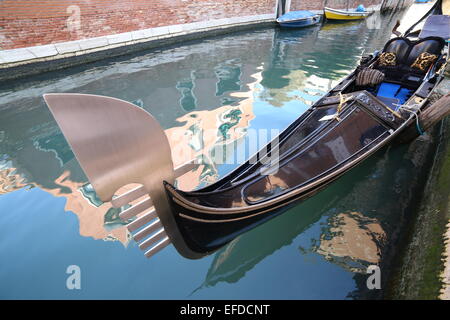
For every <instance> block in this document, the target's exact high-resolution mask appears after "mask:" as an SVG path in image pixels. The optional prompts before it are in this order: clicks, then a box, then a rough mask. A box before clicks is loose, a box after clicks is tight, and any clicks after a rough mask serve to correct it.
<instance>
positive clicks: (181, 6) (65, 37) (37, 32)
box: [0, 0, 276, 50]
mask: <svg viewBox="0 0 450 320" xmlns="http://www.w3.org/2000/svg"><path fill="white" fill-rule="evenodd" d="M275 4H276V0H220V1H217V0H3V1H0V49H3V50H4V49H13V48H23V47H29V46H36V45H44V44H49V43H55V42H63V41H71V40H79V39H84V38H92V37H98V36H104V35H110V34H115V33H121V32H129V31H133V30H140V29H146V28H152V27H158V26H166V25H173V24H182V23H189V22H198V21H207V20H212V19H220V18H230V17H237V16H252V15H259V14H270V13H273V12H274V8H275Z"/></svg>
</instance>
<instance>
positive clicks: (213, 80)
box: [0, 17, 426, 298]
mask: <svg viewBox="0 0 450 320" xmlns="http://www.w3.org/2000/svg"><path fill="white" fill-rule="evenodd" d="M385 19H386V20H385V24H386V25H389V24H392V23H394V22H395V19H393V18H391V17H386V18H385ZM386 37H387V35H386V34H385V32H384V31H383V30H368V29H367V28H366V27H365V24H364V22H352V23H349V24H343V25H339V26H331V25H325V26H324V27H322V28H321V26H316V27H312V28H308V29H303V30H280V29H270V28H269V29H262V30H256V31H252V32H243V33H239V34H236V35H231V36H226V37H225V36H224V37H218V38H214V39H209V40H204V41H197V42H192V43H190V44H188V45H186V46H182V47H172V48H167V49H164V50H155V51H151V52H147V53H138V54H136V55H131V56H124V57H120V58H115V59H110V60H107V61H103V62H98V63H93V64H89V65H85V66H80V67H75V68H70V69H67V70H64V71H60V72H52V73H47V74H43V75H40V76H36V77H33V78H30V79H28V80H27V81H14V82H10V83H2V84H0V110H2V114H1V116H0V204H4V205H6V206H8V205H9V203H7V202H8V201H11V200H8V199H9V198H7V197H4V195H8V194H11V193H12V192H13V191H17V190H20V189H23V188H38V189H40V190H43V191H44V192H46V193H47V194H50V195H52V197H51V198H49V199H50V200H48V199H47V200H45V201H46V202H44V203H40V204H41V205H42V206H44V207H45V208H52V207H53V206H54V204H55V203H56V201H57V200H56V199H65V205H64V211H70V212H73V213H74V214H75V215H76V216H77V219H78V222H79V234H80V235H81V236H82V237H87V238H91V239H96V240H103V241H115V242H117V243H118V244H119V245H120V246H119V249H115V250H121V251H120V252H123V251H124V248H126V247H130V235H129V233H128V232H127V231H126V229H125V228H124V226H123V223H122V222H121V221H120V220H119V219H118V214H119V212H120V209H113V208H112V207H111V206H110V205H108V204H104V203H101V201H99V200H98V198H97V197H96V195H95V193H94V192H93V190H92V188H91V186H90V185H89V184H88V183H87V179H86V177H85V175H84V173H83V172H82V170H81V168H80V167H79V165H78V163H77V161H76V159H75V158H74V155H73V153H72V152H71V150H70V148H69V146H68V145H67V143H66V141H65V139H64V137H63V136H62V134H61V132H60V131H59V129H58V127H57V125H56V123H55V122H54V120H53V118H52V116H51V115H50V113H49V111H48V110H47V108H46V106H45V104H44V102H43V100H42V94H44V93H47V92H80V93H90V94H100V95H108V96H113V97H117V98H120V99H124V100H127V101H130V102H133V103H134V104H136V105H138V106H140V107H141V108H144V109H145V110H147V111H149V112H150V113H152V114H153V115H154V116H155V117H156V118H157V120H158V121H159V122H160V123H161V125H162V126H163V128H164V129H165V131H166V134H167V136H168V137H169V142H170V144H171V147H172V151H173V159H174V162H175V164H181V163H182V162H184V161H185V160H190V159H186V155H188V156H189V157H194V158H195V157H202V158H203V159H204V160H205V159H206V160H207V161H205V162H206V164H205V165H203V166H201V167H199V168H198V169H196V170H194V171H191V172H189V173H188V174H186V175H185V176H183V177H182V178H180V179H179V180H178V181H177V186H178V187H179V188H181V189H184V190H191V189H195V188H198V187H199V186H202V185H206V184H209V183H212V182H214V181H216V180H217V179H219V178H220V177H221V176H223V175H224V174H226V173H227V172H229V170H231V169H232V168H233V167H235V166H236V164H231V165H230V164H221V163H217V162H215V161H214V152H215V151H214V150H216V148H217V147H221V146H224V145H227V144H233V145H234V146H235V148H234V149H233V148H231V149H232V150H231V151H230V152H231V153H233V152H235V151H236V150H237V149H239V148H241V147H242V145H244V144H245V142H246V139H248V134H247V133H248V131H249V130H251V129H255V130H257V129H278V130H281V129H283V128H285V127H286V126H287V125H289V124H290V123H291V122H292V121H293V120H294V119H295V118H297V117H298V116H299V115H300V114H301V113H302V112H304V110H306V109H307V108H308V107H309V106H310V105H312V104H313V103H314V102H315V101H316V100H317V99H318V98H320V96H322V95H323V94H324V93H325V92H326V91H328V90H329V89H330V88H331V87H333V86H334V85H335V84H336V81H338V80H339V79H340V78H341V77H343V76H345V75H346V74H347V73H348V71H349V70H351V69H352V68H353V67H354V66H355V65H356V63H357V61H358V59H359V56H360V55H361V53H362V51H363V50H366V51H368V52H370V51H373V50H374V49H376V48H379V47H380V46H381V45H382V44H383V43H384V41H385V40H386ZM152 152H154V151H152ZM405 152H406V151H405V150H402V149H400V150H397V151H393V152H390V153H389V152H388V153H385V151H383V152H381V153H379V154H378V156H377V157H375V158H374V159H373V160H371V161H368V162H366V163H365V164H363V165H362V166H360V167H358V168H356V169H355V170H354V171H352V174H351V175H347V176H345V177H344V178H342V179H341V180H339V181H338V182H337V183H335V184H333V185H332V186H331V187H330V188H328V189H326V190H325V191H324V192H321V193H319V194H318V195H317V196H316V197H314V198H312V199H310V200H308V201H307V202H305V203H304V204H302V205H300V206H297V207H292V208H291V209H290V210H289V211H288V212H287V213H285V214H284V215H282V216H280V217H279V218H276V219H274V220H272V221H270V222H268V223H266V224H264V225H262V226H260V227H258V228H257V229H255V230H253V231H251V232H249V233H246V234H244V235H242V236H241V237H239V238H237V239H235V240H234V241H233V242H232V243H230V244H229V245H228V246H226V247H225V248H223V249H221V250H220V251H219V252H218V253H217V254H215V255H214V257H210V258H209V260H208V259H205V260H203V261H204V262H202V263H206V264H208V265H206V266H205V268H204V269H199V271H197V269H196V268H191V269H189V268H185V266H186V265H189V263H191V262H188V261H185V260H184V259H182V258H180V257H178V256H176V255H172V256H169V257H166V256H164V255H162V256H159V257H160V258H159V259H161V260H160V261H162V262H161V263H163V264H164V265H165V266H169V265H170V266H179V267H180V268H181V269H180V270H183V272H182V273H183V275H184V276H187V278H191V277H190V276H189V275H192V279H193V280H192V283H190V284H189V285H187V284H185V285H184V286H183V285H182V284H180V283H177V284H174V285H172V286H164V287H168V289H167V290H169V292H170V293H171V294H172V295H169V297H172V296H176V297H186V296H187V295H188V294H190V293H192V292H193V290H194V289H195V288H197V287H198V290H196V291H194V293H193V294H192V297H200V298H201V297H210V296H208V295H209V294H211V292H214V291H210V290H213V289H214V287H218V286H222V285H223V284H225V283H226V284H230V283H233V284H235V285H239V286H241V287H245V286H247V287H249V288H251V287H252V285H255V283H256V282H252V284H248V283H246V282H245V281H244V280H243V279H245V278H246V277H245V275H247V274H249V273H253V274H254V272H261V277H263V278H264V277H266V271H267V269H266V268H268V267H266V266H265V264H264V262H265V261H267V260H269V259H268V258H269V257H274V256H277V257H278V258H277V259H281V261H284V262H283V263H286V264H290V263H291V261H295V263H297V266H298V267H299V268H303V269H305V268H306V269H308V268H309V267H308V265H307V264H306V262H305V261H314V262H313V264H314V266H320V267H318V268H312V269H308V270H309V271H308V272H309V273H314V272H316V273H320V272H322V273H321V274H322V275H324V274H328V273H326V271H324V270H325V269H326V268H331V266H335V265H336V266H337V267H338V268H340V269H342V270H345V272H348V271H349V270H350V271H352V272H356V271H357V270H356V269H355V267H354V262H355V261H357V262H358V263H360V264H361V265H359V268H360V267H362V265H363V264H365V263H366V262H367V263H374V262H375V261H376V263H380V264H382V263H383V261H384V260H383V259H384V256H385V255H386V252H387V250H388V249H386V248H389V245H388V244H389V243H391V242H392V241H393V239H395V237H396V232H397V229H396V225H397V224H400V222H401V219H403V217H402V216H401V215H398V216H396V215H395V213H397V212H403V211H404V210H406V209H405V208H407V207H408V204H409V202H410V200H411V195H412V193H413V192H414V191H415V190H417V188H418V185H419V184H418V181H419V180H418V179H419V178H417V177H414V175H412V174H411V173H412V172H415V171H414V170H417V168H422V166H423V165H424V163H426V158H424V159H422V160H420V161H417V160H414V161H415V162H414V164H411V160H410V159H409V158H408V156H405V157H406V158H404V159H403V158H402V157H403V156H404V154H407V155H409V154H411V152H409V151H408V152H406V153H405ZM233 156H234V155H233V154H225V155H224V157H225V158H231V157H233ZM414 159H416V158H414ZM405 185H406V186H407V187H405ZM25 199H29V203H24V206H25V205H28V204H30V205H31V206H33V205H34V204H35V203H34V202H33V201H37V200H36V199H34V198H33V199H32V198H31V197H29V198H25ZM379 199H391V201H388V200H386V201H383V203H380V200H379ZM25 202H26V201H25ZM9 210H10V212H9V213H10V214H11V215H16V216H17V218H18V219H21V220H22V221H21V223H23V224H29V223H30V221H28V220H27V219H26V218H23V217H21V216H20V215H21V214H23V213H22V212H21V208H17V207H10V208H9ZM352 212H358V213H352ZM61 214H64V213H63V212H61ZM339 221H340V222H341V223H343V225H339V223H338V222H339ZM48 223H49V224H52V223H53V222H51V221H49V222H48ZM339 226H341V227H343V226H346V227H345V228H343V229H342V230H338V229H339ZM2 227H4V228H11V226H9V225H6V224H5V225H3V226H2ZM74 227H75V226H74ZM322 229H323V230H322ZM347 229H351V232H350V233H348V232H347V231H346V230H347ZM336 232H337V233H342V234H341V235H340V236H335V237H331V236H330V234H334V233H336ZM357 236H359V238H358V239H356V238H354V237H357ZM369 238H370V239H372V240H373V241H372V242H371V240H370V239H369ZM374 239H375V240H376V241H375V240H374ZM379 239H386V240H383V241H381V240H379ZM7 241H12V242H16V243H17V242H21V243H22V242H24V241H26V240H25V239H24V238H17V239H11V240H7ZM36 241H37V242H38V241H39V239H36ZM42 241H43V240H42ZM71 241H72V242H74V243H75V240H71ZM360 241H362V242H364V243H365V247H366V248H369V249H367V250H366V251H364V252H360V251H358V250H359V249H358V247H356V246H357V243H358V242H360ZM56 245H57V244H52V243H46V244H45V250H46V252H48V254H49V255H51V254H52V252H53V251H52V250H54V248H55V246H56ZM104 246H105V247H104V248H106V246H108V248H111V246H112V244H111V243H109V242H108V243H105V244H104ZM2 248H4V247H2ZM9 248H10V249H8V250H13V249H14V246H13V245H10V246H9ZM283 248H289V249H292V250H291V251H289V252H290V255H289V257H284V258H280V257H279V255H281V254H282V253H283V252H284V251H283V250H282V249H283ZM299 248H302V249H301V250H299ZM2 250H6V249H2ZM65 250H67V252H68V253H67V255H69V254H70V253H71V252H72V253H73V252H75V251H76V250H77V249H76V248H67V249H65ZM104 250H105V252H106V251H107V250H106V249H104ZM345 250H347V251H345ZM93 252H94V248H92V252H89V249H88V251H87V252H86V253H84V256H86V257H88V256H89V255H90V254H93ZM95 252H96V255H99V257H100V258H101V257H102V254H101V251H95ZM9 253H10V251H4V252H2V253H1V254H2V255H3V254H9ZM105 254H106V253H105ZM139 255H142V254H141V253H139ZM325 257H326V258H327V259H328V260H327V259H325ZM86 259H88V258H86ZM284 259H285V260H284ZM380 259H381V260H380ZM174 262H175V263H174ZM146 263H147V261H146ZM209 264H210V265H209ZM7 268H8V269H5V270H6V271H5V272H6V273H1V272H0V280H1V279H3V280H5V282H6V279H7V276H6V274H8V275H13V276H14V275H17V277H19V276H20V273H19V272H18V271H15V270H14V269H13V268H12V267H9V266H8V267H7ZM352 268H353V269H352ZM269 269H270V268H269ZM306 269H305V270H306ZM180 270H174V271H173V272H174V273H177V274H178V273H179V271H180ZM201 270H204V273H201V272H202V271H201ZM206 270H207V271H206ZM147 271H148V270H147ZM147 271H146V270H143V271H141V272H140V273H139V272H136V274H135V275H132V276H135V277H141V278H140V279H142V278H145V279H151V280H152V281H157V280H156V278H155V277H158V274H156V275H149V273H148V272H147ZM271 274H272V275H273V277H275V278H274V282H276V277H282V276H286V277H288V278H289V279H288V280H286V281H288V282H289V283H290V282H292V281H294V282H298V283H300V284H301V283H303V282H305V281H307V277H308V275H305V274H299V272H298V271H297V270H291V271H286V272H285V275H279V274H278V275H274V274H273V273H271ZM194 275H196V276H194ZM46 276H47V277H50V274H48V275H46V274H43V275H42V277H44V278H45V277H46ZM168 276H169V275H168ZM13 278H14V277H13ZM195 279H203V281H201V280H199V281H197V280H195ZM340 279H341V280H335V281H341V282H342V283H344V282H345V283H346V287H345V288H347V289H345V290H344V289H343V291H345V292H335V293H334V294H333V295H332V297H345V296H346V295H347V293H348V290H353V289H354V288H355V287H358V288H359V290H360V291H364V290H363V288H360V287H361V286H360V285H359V282H361V281H362V280H361V281H359V280H358V279H359V278H357V277H356V276H355V278H354V279H352V278H351V280H348V279H349V278H348V277H347V275H346V274H342V276H341V278H340ZM186 281H187V280H186ZM248 281H251V280H248ZM138 282H139V283H140V280H139V281H138V279H136V283H138ZM279 283H283V282H282V281H281V280H280V281H279ZM273 285H274V286H276V284H275V283H274V284H273ZM315 285H316V284H310V286H307V285H305V291H304V292H303V291H302V292H301V293H300V292H296V291H291V292H289V291H288V290H287V289H286V290H287V291H286V292H283V293H280V292H278V293H277V295H276V296H272V295H268V296H265V297H269V298H270V297H271V298H274V297H276V298H282V297H309V295H308V294H310V293H311V292H312V291H313V290H314V289H313V288H314V287H315ZM322 285H325V286H326V285H327V284H326V283H324V284H322ZM328 285H329V284H328ZM136 286H138V287H139V285H136ZM142 286H143V285H142ZM349 288H350V289H349ZM352 288H353V289H352ZM36 290H37V289H36ZM55 290H56V289H55ZM232 291H233V292H235V290H232ZM36 292H37V291H36ZM142 292H143V293H142V297H144V296H145V297H147V295H146V294H149V293H148V292H149V290H148V287H142ZM225 292H227V290H225V289H224V288H223V287H220V292H219V291H217V292H216V297H218V298H221V297H225V294H226V293H225ZM241 292H245V290H243V291H241ZM156 294H157V293H156V292H155V295H156ZM117 296H118V297H120V292H118V293H117ZM324 296H325V295H320V292H318V293H317V297H324ZM139 297H141V296H139ZM247 297H254V296H252V295H251V294H249V295H248V296H247Z"/></svg>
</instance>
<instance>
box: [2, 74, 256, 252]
mask: <svg viewBox="0 0 450 320" xmlns="http://www.w3.org/2000/svg"><path fill="white" fill-rule="evenodd" d="M256 69H258V68H256ZM256 71H257V70H256ZM239 74H240V73H239V72H236V70H235V75H238V77H237V79H239ZM224 78H225V76H224V75H222V78H220V79H219V80H218V83H219V84H220V83H221V81H224V80H223V79H224ZM249 78H250V79H252V80H253V82H251V83H247V88H248V91H243V92H237V93H233V94H231V96H232V97H234V98H237V99H239V101H238V102H237V103H234V104H233V105H224V106H219V107H216V108H214V107H212V108H211V106H210V107H209V108H210V109H212V110H199V111H192V112H189V113H187V114H185V115H183V116H182V117H179V118H177V119H176V121H177V122H178V123H182V126H178V127H172V128H169V129H167V130H166V135H167V136H168V139H169V144H170V145H171V148H172V151H173V161H174V165H175V166H177V165H181V164H183V163H184V162H185V161H188V160H191V159H193V158H201V159H202V160H203V162H205V163H206V165H202V166H200V167H199V168H198V169H196V170H193V171H191V172H188V173H187V174H185V175H184V176H182V177H181V178H179V179H178V180H177V185H178V187H180V188H181V189H186V190H192V189H194V188H196V187H198V186H199V185H201V184H209V183H211V182H213V181H215V180H216V179H217V175H218V173H217V167H216V165H215V161H214V159H212V151H213V150H214V148H216V147H217V146H219V147H220V146H222V145H224V144H229V143H232V142H234V141H237V140H239V139H242V138H243V136H244V135H245V133H246V131H247V130H246V129H247V128H248V127H249V126H250V121H251V120H252V119H254V114H253V102H254V92H253V90H254V88H255V85H256V84H257V83H259V82H260V81H261V71H257V72H256V73H254V74H251V75H249ZM226 81H232V80H230V78H227V80H226ZM235 82H236V81H234V83H235ZM186 87H188V86H187V85H185V88H186ZM218 88H220V90H225V88H226V86H225V85H220V86H218ZM176 89H178V90H179V89H180V86H178V87H177V88H176ZM187 96H188V95H187V94H185V95H184V96H183V98H182V99H181V100H180V104H181V107H182V108H186V109H189V108H191V109H195V105H189V106H188V105H187V99H185V98H186V97H187ZM193 99H194V100H192V101H195V98H193ZM192 101H191V102H192ZM191 102H189V103H191ZM135 103H136V104H137V105H138V106H139V104H141V103H142V102H141V103H139V101H138V102H135ZM141 107H142V105H141ZM47 133H48V132H47ZM32 140H33V143H29V144H27V145H25V146H22V147H21V148H18V149H19V150H16V154H15V156H14V157H9V156H7V155H6V154H4V155H3V158H2V160H1V161H0V194H4V193H8V192H12V191H15V190H18V189H21V188H24V187H27V186H28V187H30V188H32V187H39V188H40V189H42V190H44V191H47V192H48V193H50V194H52V195H54V196H55V197H65V198H66V199H67V202H66V205H65V210H66V211H71V212H73V213H75V214H76V215H77V216H78V219H79V225H80V227H79V228H80V230H79V232H80V235H81V236H84V237H92V238H94V239H101V240H105V241H120V242H121V243H122V244H123V245H124V246H127V245H128V243H129V241H130V239H131V236H130V234H129V232H128V231H127V229H126V228H125V227H124V226H125V223H124V222H122V221H121V220H120V219H119V213H120V212H121V210H124V209H125V207H124V208H121V209H116V208H112V207H111V205H110V204H107V203H102V202H101V201H100V200H99V199H98V197H97V195H96V194H95V192H94V190H93V188H92V186H91V185H90V184H86V182H85V180H86V179H85V178H84V177H83V176H84V174H83V173H82V172H81V169H80V168H79V166H77V163H76V160H75V159H74V158H73V154H72V152H71V150H70V148H69V146H68V145H67V143H66V142H65V140H64V138H63V136H62V134H61V133H57V134H53V135H47V136H42V137H41V136H40V135H34V136H33V138H32ZM231 149H232V148H229V150H231ZM25 168H28V169H30V168H31V169H32V171H33V172H29V171H28V170H27V169H25ZM58 171H59V172H60V173H59V175H58V176H57V177H56V178H53V179H54V180H50V179H51V177H52V176H55V173H56V174H58V173H57V172H58ZM36 178H37V179H36ZM132 187H133V185H129V186H126V188H125V189H129V188H132Z"/></svg>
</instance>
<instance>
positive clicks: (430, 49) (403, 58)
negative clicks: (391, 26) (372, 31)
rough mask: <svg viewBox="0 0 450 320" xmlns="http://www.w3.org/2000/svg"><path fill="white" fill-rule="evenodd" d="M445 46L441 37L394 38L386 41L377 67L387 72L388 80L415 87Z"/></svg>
mask: <svg viewBox="0 0 450 320" xmlns="http://www.w3.org/2000/svg"><path fill="white" fill-rule="evenodd" d="M444 46H445V40H444V39H442V38H440V37H427V38H423V39H420V40H418V41H411V40H409V39H408V38H403V37H399V38H394V39H391V40H390V41H388V42H387V43H386V45H385V47H384V49H383V51H382V53H381V54H380V57H379V58H378V60H377V62H376V63H375V68H376V69H378V70H380V71H382V72H383V73H384V74H385V80H386V81H390V82H398V83H402V84H405V85H408V86H411V87H413V88H414V87H416V85H417V86H418V85H419V84H420V82H421V81H422V79H423V77H424V76H425V74H426V72H427V71H428V69H429V67H430V66H431V65H432V64H433V63H434V62H435V61H437V60H438V58H439V56H440V55H441V51H442V49H443V48H444Z"/></svg>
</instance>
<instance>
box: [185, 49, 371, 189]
mask: <svg viewBox="0 0 450 320" xmlns="http://www.w3.org/2000/svg"><path fill="white" fill-rule="evenodd" d="M377 57H378V56H377V54H376V53H375V54H374V56H373V57H372V59H371V60H370V61H368V62H367V64H370V65H371V64H372V63H374V62H375V61H376V59H377ZM354 76H355V71H352V72H351V73H350V74H349V75H348V76H346V77H345V78H344V79H342V80H341V81H340V82H339V83H338V84H337V85H336V86H335V87H333V88H331V89H330V90H328V91H327V92H326V93H325V94H324V95H323V96H322V97H320V99H319V100H317V101H316V102H315V103H314V104H313V105H312V106H311V107H310V108H308V110H306V111H305V112H304V113H303V114H302V115H301V116H300V117H298V118H297V119H295V120H294V121H293V122H292V123H291V124H289V125H288V126H287V127H286V128H285V129H284V130H283V131H282V132H280V133H279V134H278V135H277V136H276V137H275V139H279V141H280V142H281V140H282V139H280V137H281V136H282V135H283V134H286V136H285V137H283V139H287V138H288V137H289V135H290V134H291V133H293V131H294V130H295V128H297V127H298V126H299V125H300V123H302V122H303V121H304V120H305V119H306V117H307V116H309V115H310V114H311V113H312V112H313V111H314V110H315V109H316V108H321V107H322V106H320V103H321V102H322V101H323V100H325V99H326V98H329V97H331V94H332V93H333V92H341V91H342V90H345V89H346V88H347V87H348V86H349V85H350V84H351V83H352V82H353V81H354ZM343 84H345V86H344V87H342V89H341V88H339V86H341V85H343ZM336 88H339V89H336ZM272 141H273V140H272ZM272 141H270V142H268V143H267V144H266V145H265V146H264V147H262V148H261V149H260V150H263V149H267V148H268V147H270V145H271V143H272ZM260 150H258V151H256V152H255V153H254V154H253V155H251V156H250V157H248V160H246V162H244V163H243V164H242V165H240V166H238V167H236V168H234V169H233V170H231V171H230V172H228V173H226V174H225V175H224V176H223V177H222V178H221V179H219V180H218V181H215V182H214V183H212V184H210V185H208V186H204V187H202V188H199V189H197V190H195V191H191V192H192V194H194V193H197V192H198V193H202V194H207V193H206V192H209V191H208V190H211V189H214V190H222V191H223V190H225V189H221V186H223V185H224V184H226V183H229V182H233V181H234V179H236V178H237V177H236V176H235V175H237V176H239V174H240V171H242V170H244V171H245V170H246V169H249V168H251V167H253V166H255V165H256V164H257V163H255V164H250V161H252V160H253V159H254V158H255V157H257V156H258V154H259V153H260ZM258 162H259V161H258ZM241 173H242V172H241ZM233 176H235V177H233Z"/></svg>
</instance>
